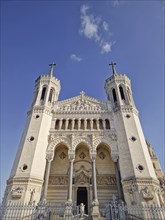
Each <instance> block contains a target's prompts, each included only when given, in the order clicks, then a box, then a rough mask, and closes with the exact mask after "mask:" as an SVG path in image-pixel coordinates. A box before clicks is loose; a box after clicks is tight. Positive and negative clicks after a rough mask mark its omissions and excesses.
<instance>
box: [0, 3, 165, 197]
mask: <svg viewBox="0 0 165 220" xmlns="http://www.w3.org/2000/svg"><path fill="white" fill-rule="evenodd" d="M164 11H165V10H164V3H163V1H162V0H160V1H159V0H157V1H156V0H155V1H154V0H153V1H150V0H148V1H140V0H139V1H133V0H132V1H131V0H129V1H122V0H121V1H119V0H114V1H41V0H40V1H24V0H22V1H12V0H11V1H1V179H2V181H1V197H2V196H3V192H4V188H5V181H6V179H7V178H8V177H9V174H10V170H11V167H12V164H13V160H14V158H15V154H16V151H17V148H18V144H19V141H20V138H21V134H22V131H23V128H24V124H25V120H26V112H27V110H28V108H29V107H30V104H31V102H32V98H33V91H34V81H35V79H36V78H37V77H38V76H39V75H40V74H43V73H48V71H49V66H48V64H49V63H51V62H55V63H57V66H56V68H55V76H56V77H57V78H58V79H60V81H61V87H62V88H61V93H60V97H59V99H60V100H62V99H66V98H69V97H73V96H77V95H79V93H80V91H82V90H83V91H85V93H86V95H88V96H91V97H94V98H98V99H101V100H105V99H106V94H105V91H104V82H105V79H107V78H108V77H109V76H110V75H111V69H110V67H109V65H108V64H109V63H110V62H111V61H115V62H116V63H117V66H116V70H117V72H118V73H125V74H127V76H128V77H129V78H130V79H131V82H132V90H133V96H134V100H135V104H136V106H137V108H138V110H139V112H140V120H141V123H142V128H143V131H144V134H145V137H146V138H147V139H148V141H149V142H150V143H151V145H153V147H154V149H155V152H156V154H157V156H158V157H159V158H160V162H161V166H162V168H164V170H165V163H164V161H165V159H164V153H165V151H164V70H165V68H164V60H165V57H164V46H165V45H164V39H165V38H164V37H165V36H164V33H165V30H164V25H165V23H164Z"/></svg>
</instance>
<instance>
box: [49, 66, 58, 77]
mask: <svg viewBox="0 0 165 220" xmlns="http://www.w3.org/2000/svg"><path fill="white" fill-rule="evenodd" d="M49 66H50V71H49V76H50V77H52V76H53V67H54V66H56V64H55V63H52V64H49Z"/></svg>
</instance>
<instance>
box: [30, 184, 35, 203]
mask: <svg viewBox="0 0 165 220" xmlns="http://www.w3.org/2000/svg"><path fill="white" fill-rule="evenodd" d="M34 194H35V188H34V189H31V190H30V200H29V205H32V204H33V203H35V200H34Z"/></svg>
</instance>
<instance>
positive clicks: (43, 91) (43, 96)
mask: <svg viewBox="0 0 165 220" xmlns="http://www.w3.org/2000/svg"><path fill="white" fill-rule="evenodd" d="M45 94H46V87H43V89H42V94H41V100H44V99H45Z"/></svg>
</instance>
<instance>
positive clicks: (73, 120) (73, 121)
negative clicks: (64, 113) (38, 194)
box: [72, 118, 75, 130]
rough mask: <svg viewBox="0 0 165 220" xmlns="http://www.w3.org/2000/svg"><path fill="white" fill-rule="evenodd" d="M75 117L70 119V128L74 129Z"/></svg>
mask: <svg viewBox="0 0 165 220" xmlns="http://www.w3.org/2000/svg"><path fill="white" fill-rule="evenodd" d="M74 124H75V119H74V118H73V119H72V130H74Z"/></svg>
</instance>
